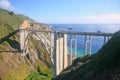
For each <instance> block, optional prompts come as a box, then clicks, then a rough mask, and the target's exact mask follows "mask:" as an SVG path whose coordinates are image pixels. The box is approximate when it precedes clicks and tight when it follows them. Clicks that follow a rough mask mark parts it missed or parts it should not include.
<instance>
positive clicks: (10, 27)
mask: <svg viewBox="0 0 120 80" xmlns="http://www.w3.org/2000/svg"><path fill="white" fill-rule="evenodd" d="M25 19H26V18H24V17H22V15H18V14H15V13H14V12H11V11H7V10H3V9H0V80H25V79H26V80H33V79H34V80H39V79H43V77H44V78H49V79H50V78H52V76H53V71H52V69H51V62H50V58H49V56H48V53H47V51H46V49H45V47H44V46H43V45H42V44H41V43H40V42H38V40H36V39H34V38H33V37H32V36H30V37H29V47H28V49H29V53H28V54H27V55H26V56H22V55H20V43H19V41H20V40H19V32H18V28H19V26H20V24H21V23H22V22H23V21H24V20H25ZM31 21H33V23H35V21H34V20H31ZM34 28H35V27H34ZM44 70H48V71H47V72H46V73H43V72H41V71H44ZM40 72H41V73H40ZM44 74H45V75H44ZM49 74H50V76H49ZM46 75H48V76H46ZM31 76H32V77H31ZM35 76H42V78H41V77H39V78H34V77H35Z"/></svg>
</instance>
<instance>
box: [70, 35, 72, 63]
mask: <svg viewBox="0 0 120 80" xmlns="http://www.w3.org/2000/svg"><path fill="white" fill-rule="evenodd" d="M72 61H73V60H72V36H71V34H70V65H72Z"/></svg>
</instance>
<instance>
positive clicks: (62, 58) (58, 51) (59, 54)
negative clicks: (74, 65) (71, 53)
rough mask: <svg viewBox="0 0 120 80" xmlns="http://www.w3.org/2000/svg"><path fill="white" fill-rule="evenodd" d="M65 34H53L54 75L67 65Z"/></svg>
mask: <svg viewBox="0 0 120 80" xmlns="http://www.w3.org/2000/svg"><path fill="white" fill-rule="evenodd" d="M67 57H68V54H67V35H66V34H59V36H58V34H57V33H55V34H54V71H55V72H54V76H57V75H58V74H59V73H60V72H61V71H62V70H63V69H65V68H66V67H67V64H68V61H67Z"/></svg>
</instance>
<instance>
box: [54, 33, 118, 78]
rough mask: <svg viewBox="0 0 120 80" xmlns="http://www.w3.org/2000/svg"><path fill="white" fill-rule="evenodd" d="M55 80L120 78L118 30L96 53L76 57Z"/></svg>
mask: <svg viewBox="0 0 120 80" xmlns="http://www.w3.org/2000/svg"><path fill="white" fill-rule="evenodd" d="M55 80H120V31H118V32H116V33H115V34H114V35H113V37H112V38H111V39H110V40H109V41H108V43H107V44H106V45H104V46H103V47H102V48H101V49H100V50H99V51H98V52H97V54H95V55H91V56H90V55H88V56H85V57H81V58H78V59H76V60H75V61H74V63H73V65H71V66H70V67H68V68H67V69H65V70H64V71H63V72H62V73H61V74H60V75H58V76H57V77H56V79H55Z"/></svg>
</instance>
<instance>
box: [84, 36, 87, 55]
mask: <svg viewBox="0 0 120 80" xmlns="http://www.w3.org/2000/svg"><path fill="white" fill-rule="evenodd" d="M86 41H87V35H85V41H84V56H85V55H86V52H87V51H86V49H87V43H86Z"/></svg>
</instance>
